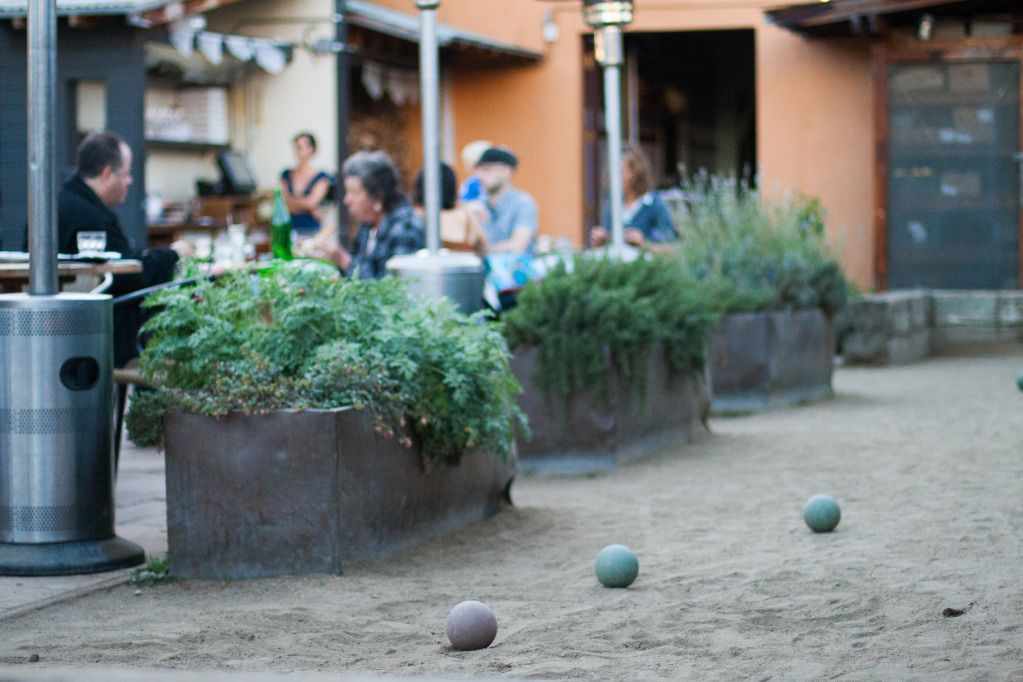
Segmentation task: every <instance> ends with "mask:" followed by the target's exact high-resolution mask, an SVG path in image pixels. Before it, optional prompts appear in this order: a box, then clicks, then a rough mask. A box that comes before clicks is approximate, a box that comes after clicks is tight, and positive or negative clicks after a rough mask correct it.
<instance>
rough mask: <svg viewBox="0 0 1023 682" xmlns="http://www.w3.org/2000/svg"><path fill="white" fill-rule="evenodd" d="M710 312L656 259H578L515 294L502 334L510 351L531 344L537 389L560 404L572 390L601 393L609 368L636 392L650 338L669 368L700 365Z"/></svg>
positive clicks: (697, 288) (701, 297) (693, 285)
mask: <svg viewBox="0 0 1023 682" xmlns="http://www.w3.org/2000/svg"><path fill="white" fill-rule="evenodd" d="M712 309H713V300H712V299H711V297H710V296H709V295H708V293H707V290H706V288H705V287H704V286H703V285H702V284H701V283H700V282H697V281H696V280H695V279H693V278H692V277H690V276H688V275H687V274H685V272H684V271H683V270H682V269H680V268H679V267H678V266H677V264H676V263H674V262H672V261H671V260H668V259H666V258H664V257H661V256H648V257H646V258H640V259H638V260H635V261H633V262H630V263H624V262H619V261H614V260H609V259H605V258H592V259H588V258H579V259H576V260H575V261H574V262H573V263H572V264H571V265H569V264H567V263H565V262H562V263H560V264H558V265H557V266H556V267H555V268H554V269H552V270H551V271H550V272H548V273H547V274H546V275H545V277H544V279H543V280H542V281H540V282H533V283H530V284H528V285H527V286H526V287H525V288H524V289H523V290H522V291H521V292H520V294H519V297H518V305H517V306H516V307H515V308H513V309H512V310H511V311H509V312H508V313H507V314H506V315H505V316H504V317H503V320H504V334H505V338H506V339H507V340H508V345H509V347H511V348H516V347H518V346H535V347H537V348H538V358H537V365H536V374H535V381H536V383H537V385H538V386H540V388H542V389H544V390H546V391H548V392H552V393H554V394H556V395H557V396H559V397H560V398H562V399H563V400H566V401H567V400H568V398H569V396H570V395H571V394H572V392H573V391H574V390H576V389H592V390H594V391H595V392H596V394H597V395H598V396H600V397H604V396H606V394H607V389H608V380H609V378H610V372H611V369H612V367H614V369H615V370H617V372H618V373H619V376H620V377H621V378H622V380H623V381H625V382H626V383H628V384H630V385H632V386H634V387H635V389H636V390H637V391H638V392H642V390H643V387H644V386H645V381H646V376H645V372H646V371H647V367H648V358H649V353H650V350H651V348H652V347H653V346H654V345H655V344H658V343H659V344H663V347H664V350H665V355H666V358H667V362H668V367H669V369H670V370H671V371H672V372H676V373H677V372H681V371H683V370H687V369H699V368H702V367H703V363H704V348H705V345H706V342H707V339H708V336H709V334H710V330H711V329H712V327H713V326H714V324H715V323H716V322H717V315H716V314H715V313H714V312H713V310H712Z"/></svg>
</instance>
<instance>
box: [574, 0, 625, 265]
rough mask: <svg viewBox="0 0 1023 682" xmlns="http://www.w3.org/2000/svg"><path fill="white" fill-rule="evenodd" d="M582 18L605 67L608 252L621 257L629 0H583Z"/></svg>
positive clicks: (622, 242)
mask: <svg viewBox="0 0 1023 682" xmlns="http://www.w3.org/2000/svg"><path fill="white" fill-rule="evenodd" d="M583 18H584V19H585V20H586V23H587V24H588V25H589V26H590V27H591V28H592V29H593V43H594V49H595V52H596V57H597V61H598V62H599V63H600V66H601V67H602V68H603V69H604V121H605V126H606V128H607V174H608V178H609V187H608V191H609V192H610V194H611V196H610V200H611V253H612V255H614V256H615V257H617V258H621V257H622V253H623V247H624V246H625V228H624V225H623V221H622V213H623V211H624V207H623V204H624V199H623V196H624V195H623V192H622V62H623V61H624V53H625V48H624V46H623V43H624V41H623V39H622V33H623V28H624V27H625V26H627V25H628V24H630V23H631V22H632V0H583Z"/></svg>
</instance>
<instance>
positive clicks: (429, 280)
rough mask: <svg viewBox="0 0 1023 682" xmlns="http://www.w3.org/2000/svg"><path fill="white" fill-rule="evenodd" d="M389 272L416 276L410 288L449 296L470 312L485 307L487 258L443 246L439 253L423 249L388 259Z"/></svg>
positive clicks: (404, 276)
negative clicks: (484, 291)
mask: <svg viewBox="0 0 1023 682" xmlns="http://www.w3.org/2000/svg"><path fill="white" fill-rule="evenodd" d="M387 272H388V274H391V275H394V276H395V277H399V278H401V279H410V280H415V281H414V283H413V284H411V285H410V286H409V291H410V292H412V293H415V294H427V295H433V296H438V297H440V296H446V297H448V298H449V299H451V300H452V301H454V302H455V305H457V306H458V308H459V310H461V311H462V312H463V313H465V314H467V315H470V314H472V313H474V312H476V311H478V310H480V309H482V308H483V278H484V273H483V262H482V261H481V260H480V259H479V257H477V256H475V255H473V254H471V253H457V252H451V251H445V250H443V249H441V250H440V251H439V252H438V253H437V254H436V255H433V254H431V253H430V252H429V251H426V250H423V251H419V252H418V253H415V254H411V255H407V256H395V257H394V258H392V259H390V260H389V261H387Z"/></svg>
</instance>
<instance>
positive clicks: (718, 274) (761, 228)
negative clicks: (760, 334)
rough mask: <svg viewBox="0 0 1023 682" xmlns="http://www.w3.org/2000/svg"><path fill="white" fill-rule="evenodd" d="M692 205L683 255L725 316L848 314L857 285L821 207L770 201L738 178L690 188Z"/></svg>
mask: <svg viewBox="0 0 1023 682" xmlns="http://www.w3.org/2000/svg"><path fill="white" fill-rule="evenodd" d="M684 189H685V191H686V194H687V195H688V196H689V198H690V207H689V211H688V213H687V215H686V216H685V219H684V229H683V237H682V243H681V248H680V250H679V258H681V259H682V261H683V263H684V266H683V267H684V269H686V270H688V271H690V272H692V273H694V274H695V275H696V276H697V277H698V278H700V279H701V280H703V281H705V282H706V283H707V286H708V287H710V288H711V289H712V290H714V291H715V299H716V301H717V305H716V309H718V310H719V311H720V312H722V313H736V312H754V311H759V310H779V309H784V308H792V309H805V308H821V309H822V310H824V312H825V313H827V314H828V315H831V314H834V313H835V312H837V311H838V310H839V309H841V308H842V307H843V306H844V305H845V302H846V299H847V297H848V292H849V291H850V286H849V284H848V282H847V281H846V279H845V276H844V274H843V273H842V268H841V266H840V265H839V264H838V262H837V261H836V260H835V259H834V257H833V256H832V255H831V252H830V249H829V247H828V245H827V242H826V240H825V236H824V222H823V217H822V209H821V206H820V203H819V202H818V201H817V200H816V199H810V198H805V197H803V198H799V199H795V200H789V201H783V202H773V203H772V202H769V201H767V200H765V198H764V197H762V196H761V194H760V193H759V192H758V191H757V190H755V189H752V188H750V187H747V186H744V185H743V184H742V183H739V182H736V181H734V180H725V179H721V178H716V177H712V178H706V177H704V178H701V179H698V180H697V181H694V182H691V183H688V184H687V185H686V186H685V188H684Z"/></svg>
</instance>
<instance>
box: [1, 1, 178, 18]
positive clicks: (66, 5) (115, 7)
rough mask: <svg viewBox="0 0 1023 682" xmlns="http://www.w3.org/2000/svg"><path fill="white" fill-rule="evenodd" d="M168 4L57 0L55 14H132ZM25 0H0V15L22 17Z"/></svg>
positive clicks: (158, 2) (25, 7)
mask: <svg viewBox="0 0 1023 682" xmlns="http://www.w3.org/2000/svg"><path fill="white" fill-rule="evenodd" d="M166 4H168V0H58V1H57V14H60V15H61V16H69V15H90V16H91V15H102V14H134V13H136V12H145V11H147V10H151V9H155V8H157V7H161V6H163V5H166ZM27 7H28V2H27V0H0V17H12V18H13V17H23V16H25V13H26V11H27Z"/></svg>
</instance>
